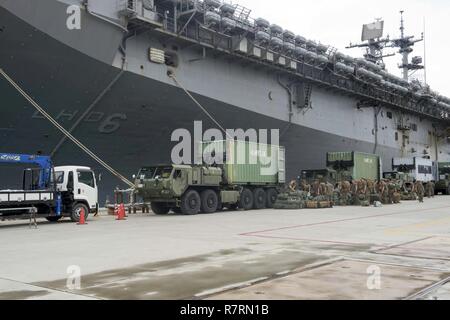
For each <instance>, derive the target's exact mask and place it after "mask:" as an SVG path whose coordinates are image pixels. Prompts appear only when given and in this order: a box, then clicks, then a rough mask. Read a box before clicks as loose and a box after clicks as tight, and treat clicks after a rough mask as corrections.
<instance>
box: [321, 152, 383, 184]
mask: <svg viewBox="0 0 450 320" xmlns="http://www.w3.org/2000/svg"><path fill="white" fill-rule="evenodd" d="M327 168H328V169H329V170H334V171H336V173H337V176H336V178H337V181H342V180H348V181H352V180H360V179H368V180H372V181H378V180H380V178H381V174H382V163H381V158H380V157H379V156H378V155H375V154H369V153H363V152H328V153H327Z"/></svg>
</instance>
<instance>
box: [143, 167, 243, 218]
mask: <svg viewBox="0 0 450 320" xmlns="http://www.w3.org/2000/svg"><path fill="white" fill-rule="evenodd" d="M221 182H222V169H220V168H216V167H206V166H187V165H161V166H154V167H144V168H142V169H141V170H140V171H139V173H138V175H137V176H136V181H135V185H136V189H137V191H138V195H139V196H141V197H142V198H143V199H144V201H146V202H151V206H152V211H153V212H154V213H155V214H158V215H163V214H167V213H168V212H169V211H170V210H172V211H174V212H175V213H183V214H197V213H199V210H201V209H202V208H201V203H200V202H203V201H206V198H207V196H209V198H210V200H211V201H213V202H214V204H213V205H212V207H215V209H214V211H216V210H217V209H218V206H219V199H220V198H222V200H223V198H224V196H225V195H226V193H224V192H222V193H220V192H219V189H220V185H221ZM237 197H238V193H236V196H235V197H234V198H235V199H236V200H237ZM203 207H204V205H203ZM203 209H204V211H207V210H208V209H207V208H203ZM211 211H213V210H212V209H211Z"/></svg>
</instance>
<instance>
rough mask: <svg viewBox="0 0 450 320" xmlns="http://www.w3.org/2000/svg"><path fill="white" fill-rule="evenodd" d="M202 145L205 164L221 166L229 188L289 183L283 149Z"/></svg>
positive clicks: (233, 143) (219, 143)
mask: <svg viewBox="0 0 450 320" xmlns="http://www.w3.org/2000/svg"><path fill="white" fill-rule="evenodd" d="M201 145H202V148H200V149H199V150H202V151H203V160H204V161H205V162H206V164H208V165H220V166H221V167H222V168H223V170H224V172H225V179H226V182H227V183H228V184H233V185H261V186H263V185H278V184H284V183H285V182H286V165H285V150H284V148H283V147H281V146H274V145H266V144H260V143H253V142H247V141H233V140H227V141H213V142H203V143H202V144H201ZM212 158H214V159H212ZM221 158H222V161H221V162H218V161H220V160H221Z"/></svg>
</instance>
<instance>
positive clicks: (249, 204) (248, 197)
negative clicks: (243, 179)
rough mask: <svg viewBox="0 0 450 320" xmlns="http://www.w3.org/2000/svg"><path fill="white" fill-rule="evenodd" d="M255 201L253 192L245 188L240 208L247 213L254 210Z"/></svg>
mask: <svg viewBox="0 0 450 320" xmlns="http://www.w3.org/2000/svg"><path fill="white" fill-rule="evenodd" d="M253 200H254V198H253V192H252V191H251V190H250V189H247V188H245V189H244V190H243V191H242V193H241V198H240V199H239V208H241V209H244V210H246V211H247V210H251V209H253V204H254V201H253Z"/></svg>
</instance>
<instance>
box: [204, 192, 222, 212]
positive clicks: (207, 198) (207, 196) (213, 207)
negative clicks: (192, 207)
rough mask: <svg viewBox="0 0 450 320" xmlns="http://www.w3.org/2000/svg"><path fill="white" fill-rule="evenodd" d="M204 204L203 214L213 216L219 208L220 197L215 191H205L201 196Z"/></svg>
mask: <svg viewBox="0 0 450 320" xmlns="http://www.w3.org/2000/svg"><path fill="white" fill-rule="evenodd" d="M200 198H201V201H202V204H201V212H202V213H206V214H211V213H214V212H216V211H217V209H218V207H219V197H218V196H217V193H216V192H215V191H214V190H210V189H208V190H205V191H203V192H202V193H201V195H200Z"/></svg>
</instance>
